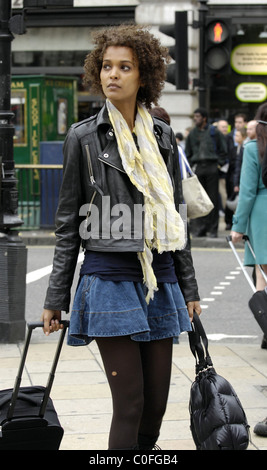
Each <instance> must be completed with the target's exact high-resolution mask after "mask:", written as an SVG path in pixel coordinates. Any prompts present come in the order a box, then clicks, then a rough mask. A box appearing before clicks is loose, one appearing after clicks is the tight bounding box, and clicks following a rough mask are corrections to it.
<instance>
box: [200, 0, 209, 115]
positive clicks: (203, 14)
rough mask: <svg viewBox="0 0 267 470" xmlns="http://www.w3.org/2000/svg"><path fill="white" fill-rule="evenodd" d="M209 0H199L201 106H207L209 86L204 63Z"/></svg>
mask: <svg viewBox="0 0 267 470" xmlns="http://www.w3.org/2000/svg"><path fill="white" fill-rule="evenodd" d="M207 2H208V0H199V3H200V8H199V87H198V96H199V106H200V107H203V108H206V107H207V97H206V92H207V87H206V76H205V65H204V48H205V44H204V40H205V18H206V15H207V13H208V11H209V9H208V7H207Z"/></svg>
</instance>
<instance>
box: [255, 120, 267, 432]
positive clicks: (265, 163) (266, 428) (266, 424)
mask: <svg viewBox="0 0 267 470" xmlns="http://www.w3.org/2000/svg"><path fill="white" fill-rule="evenodd" d="M256 122H257V121H256ZM260 124H263V125H265V128H259V132H264V133H266V131H267V115H266V116H265V121H263V120H261V123H260ZM262 181H263V184H264V186H265V187H266V188H267V146H266V148H265V152H264V156H263V160H262ZM261 347H262V348H263V349H267V338H263V341H262V345H261ZM254 432H255V434H257V435H258V436H263V437H267V418H265V419H264V420H263V421H259V422H258V423H257V424H256V426H255V427H254Z"/></svg>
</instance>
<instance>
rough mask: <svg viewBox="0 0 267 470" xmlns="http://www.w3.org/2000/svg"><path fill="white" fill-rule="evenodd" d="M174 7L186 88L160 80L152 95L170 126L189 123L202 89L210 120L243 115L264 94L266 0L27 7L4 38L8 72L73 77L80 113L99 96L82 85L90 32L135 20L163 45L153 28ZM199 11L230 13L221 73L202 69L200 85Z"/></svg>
mask: <svg viewBox="0 0 267 470" xmlns="http://www.w3.org/2000/svg"><path fill="white" fill-rule="evenodd" d="M56 3H57V2H56ZM22 7H23V0H13V14H16V13H19V12H21V10H22ZM176 11H186V12H187V18H188V26H187V32H188V89H186V90H177V89H176V87H175V86H174V85H173V84H171V83H167V82H166V86H165V89H164V92H163V95H162V98H161V102H160V105H161V106H163V107H164V108H165V109H166V110H167V111H168V113H169V114H170V117H171V124H172V127H173V129H174V131H175V132H178V131H179V132H184V131H185V129H186V128H187V127H189V126H191V125H192V113H193V111H194V109H195V108H196V107H197V106H198V105H199V102H200V95H201V96H202V98H203V96H204V103H205V106H206V107H207V108H208V111H209V113H210V117H211V119H218V118H220V117H225V118H227V119H228V120H229V121H230V124H232V122H233V116H234V114H235V113H236V112H239V111H242V112H245V113H246V114H247V116H248V118H249V119H251V118H252V117H253V116H254V113H255V110H256V109H257V107H258V105H259V104H260V103H261V102H263V101H264V100H266V90H267V88H266V87H267V81H266V78H267V62H266V60H267V59H266V58H267V51H266V43H267V39H266V36H267V30H266V25H267V0H256V2H255V3H253V4H252V3H251V1H248V0H220V1H219V0H200V1H197V0H185V1H183V0H167V1H165V0H115V1H113V0H110V1H105V0H73V6H72V7H66V8H64V10H61V11H58V10H57V9H53V8H43V9H40V8H38V9H33V10H27V11H26V12H25V19H26V27H27V32H26V34H24V35H20V36H16V35H15V38H14V41H13V43H12V75H15V76H16V75H23V74H24V75H35V74H37V75H39V74H42V75H50V76H51V75H60V76H62V75H69V76H76V77H77V79H78V119H83V118H85V117H87V116H88V115H91V114H93V113H94V112H95V111H97V110H98V109H99V108H100V106H101V105H102V103H103V98H102V97H101V96H92V95H90V94H89V93H88V91H87V90H85V89H84V88H83V85H82V75H83V62H84V58H85V56H86V54H87V53H88V51H90V49H91V47H92V32H93V31H94V30H95V29H98V28H100V27H102V26H107V25H113V24H119V23H121V22H126V21H135V22H136V23H138V24H147V25H149V26H150V28H151V31H152V32H153V33H154V34H155V35H157V36H158V37H159V38H160V40H161V41H162V43H163V44H164V45H166V46H168V47H170V46H172V45H174V42H175V40H174V39H173V38H172V37H170V36H167V35H165V34H163V33H161V32H160V31H159V28H160V26H161V25H167V24H174V22H175V12H176ZM205 16H211V17H214V19H221V18H230V19H231V36H232V50H233V51H232V55H231V67H230V68H229V70H228V72H227V73H207V74H206V73H205V74H204V79H203V82H202V84H201V86H200V85H199V82H198V79H199V75H200V69H201V64H203V61H204V60H205V57H204V54H205V50H203V49H201V38H203V35H204V34H205V31H204V29H205V28H204V27H205V25H204V24H203V22H202V24H201V21H200V19H201V18H202V19H203V18H204V17H205ZM253 45H254V46H253ZM201 51H202V53H201ZM259 54H260V55H259ZM240 57H241V58H242V57H243V59H242V60H243V62H242V63H240ZM258 59H260V60H258ZM201 61H202V62H201ZM229 62H230V60H229ZM201 102H203V99H202V100H201Z"/></svg>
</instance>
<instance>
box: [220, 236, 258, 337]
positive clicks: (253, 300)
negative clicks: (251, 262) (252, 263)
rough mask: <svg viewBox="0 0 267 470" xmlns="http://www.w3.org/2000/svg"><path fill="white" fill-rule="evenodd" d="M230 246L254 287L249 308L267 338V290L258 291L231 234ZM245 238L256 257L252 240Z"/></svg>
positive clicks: (229, 238) (229, 237) (252, 287)
mask: <svg viewBox="0 0 267 470" xmlns="http://www.w3.org/2000/svg"><path fill="white" fill-rule="evenodd" d="M226 239H227V241H228V243H229V245H230V247H231V248H232V250H233V253H234V255H235V257H236V259H237V261H238V263H239V265H240V267H241V268H242V271H243V273H244V275H245V277H246V279H247V281H248V283H249V285H250V287H251V289H252V291H253V292H254V294H253V295H252V297H251V299H250V300H249V302H248V305H249V308H250V310H251V311H252V313H253V315H254V317H255V320H256V321H257V322H258V324H259V326H260V328H261V329H262V331H263V333H264V338H266V339H267V290H266V289H264V290H260V291H256V287H255V285H254V284H253V282H252V280H251V278H250V276H249V274H248V272H247V271H246V269H245V267H244V265H243V263H242V261H241V259H240V258H239V256H238V253H237V251H236V249H235V247H234V244H233V242H232V240H231V236H228V237H226ZM243 239H244V240H245V242H246V243H247V244H248V247H249V249H250V251H251V253H252V255H253V257H254V259H255V253H254V251H253V248H252V246H251V244H250V241H249V239H248V237H247V236H246V235H245V236H244V237H243ZM259 268H260V270H261V273H262V275H263V277H264V279H265V281H266V282H267V275H266V274H265V272H264V271H263V270H262V268H261V266H260V265H259Z"/></svg>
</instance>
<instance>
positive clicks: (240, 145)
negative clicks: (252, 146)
mask: <svg viewBox="0 0 267 470" xmlns="http://www.w3.org/2000/svg"><path fill="white" fill-rule="evenodd" d="M246 138H247V131H246V129H245V127H243V128H242V129H239V130H237V131H236V133H235V142H236V143H237V147H235V149H236V155H235V168H234V174H233V185H234V194H235V195H236V194H238V193H239V184H240V173H241V167H242V161H243V152H244V142H245V140H246Z"/></svg>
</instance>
